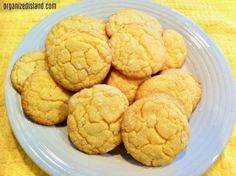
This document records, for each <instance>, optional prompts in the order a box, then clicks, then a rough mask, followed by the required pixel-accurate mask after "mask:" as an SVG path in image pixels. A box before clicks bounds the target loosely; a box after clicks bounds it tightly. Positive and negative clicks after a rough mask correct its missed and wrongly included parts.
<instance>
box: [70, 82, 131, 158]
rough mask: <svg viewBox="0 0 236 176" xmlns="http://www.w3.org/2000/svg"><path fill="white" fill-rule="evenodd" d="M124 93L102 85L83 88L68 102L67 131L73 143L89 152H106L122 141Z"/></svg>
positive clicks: (125, 104)
mask: <svg viewBox="0 0 236 176" xmlns="http://www.w3.org/2000/svg"><path fill="white" fill-rule="evenodd" d="M127 107H128V100H127V98H126V96H125V95H124V94H123V93H122V92H121V91H120V90H119V89H117V88H115V87H113V86H109V85H105V84H99V85H95V86H93V87H92V88H89V89H83V90H81V91H80V92H78V93H76V94H75V95H73V96H72V97H71V99H70V101H69V116H68V119H67V128H68V134H69V137H70V139H71V141H72V143H73V144H74V145H75V146H76V147H77V148H78V149H79V150H81V151H83V152H85V153H88V154H97V153H106V152H108V151H110V150H112V149H114V148H115V147H116V146H117V145H119V144H120V142H121V133H120V123H121V115H122V113H123V112H124V111H125V109H126V108H127Z"/></svg>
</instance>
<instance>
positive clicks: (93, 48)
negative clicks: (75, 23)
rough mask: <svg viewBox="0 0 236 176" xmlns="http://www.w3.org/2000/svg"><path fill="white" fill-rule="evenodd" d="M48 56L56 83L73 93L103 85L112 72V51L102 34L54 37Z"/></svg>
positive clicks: (48, 44)
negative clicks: (108, 74) (99, 84)
mask: <svg viewBox="0 0 236 176" xmlns="http://www.w3.org/2000/svg"><path fill="white" fill-rule="evenodd" d="M54 33H56V31H55V32H54ZM46 54H47V61H48V66H49V71H50V73H51V75H52V77H53V78H54V80H55V81H56V82H57V83H58V84H60V85H61V86H62V87H64V88H65V89H68V90H71V91H78V90H80V89H83V88H86V87H91V86H93V85H94V84H97V83H101V82H102V81H103V79H104V78H105V77H106V75H107V73H108V72H109V69H110V66H111V58H112V56H111V50H110V47H109V46H108V44H107V42H106V40H104V39H101V38H100V34H98V33H97V32H95V31H89V30H79V29H78V30H77V31H73V32H68V33H66V34H64V35H61V36H57V35H53V33H51V35H49V36H48V38H47V42H46Z"/></svg>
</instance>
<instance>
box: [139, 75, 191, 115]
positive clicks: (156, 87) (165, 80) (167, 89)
mask: <svg viewBox="0 0 236 176" xmlns="http://www.w3.org/2000/svg"><path fill="white" fill-rule="evenodd" d="M186 87H187V84H186V83H185V82H184V81H182V80H181V79H179V78H178V77H176V76H172V75H170V74H163V75H157V76H153V77H152V78H150V79H148V80H146V81H144V82H143V83H142V84H141V85H140V87H139V88H138V91H137V93H136V99H140V98H142V97H145V96H148V95H151V94H154V93H166V94H170V95H172V96H173V97H175V98H176V99H177V100H178V101H179V102H181V103H182V104H183V106H184V109H185V112H186V115H187V116H188V118H190V115H191V113H192V110H193V106H192V104H193V103H192V95H191V93H190V91H189V89H187V88H186Z"/></svg>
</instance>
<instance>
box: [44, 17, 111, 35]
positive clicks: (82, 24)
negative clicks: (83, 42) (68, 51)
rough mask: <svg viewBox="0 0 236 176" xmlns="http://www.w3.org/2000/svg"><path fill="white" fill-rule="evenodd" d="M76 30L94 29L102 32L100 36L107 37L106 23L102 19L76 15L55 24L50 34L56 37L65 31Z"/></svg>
mask: <svg viewBox="0 0 236 176" xmlns="http://www.w3.org/2000/svg"><path fill="white" fill-rule="evenodd" d="M76 30H93V31H96V32H98V34H100V37H102V38H107V37H106V31H105V24H104V23H103V21H102V20H100V19H97V18H94V17H90V16H82V15H75V16H70V17H66V18H64V19H62V20H61V21H59V22H58V23H57V24H55V25H54V26H53V27H52V29H51V30H50V32H49V33H48V36H51V35H52V36H54V37H55V38H57V37H60V36H61V35H64V34H65V33H68V32H71V31H76Z"/></svg>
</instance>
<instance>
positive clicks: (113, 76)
mask: <svg viewBox="0 0 236 176" xmlns="http://www.w3.org/2000/svg"><path fill="white" fill-rule="evenodd" d="M143 81H144V79H133V78H128V77H126V76H124V75H122V74H121V73H119V72H118V71H117V70H115V69H112V70H111V71H110V74H109V76H108V78H107V81H106V83H107V84H108V85H111V86H114V87H117V88H118V89H120V90H121V92H123V93H124V94H125V95H126V97H127V98H128V100H129V104H131V103H133V101H134V98H135V94H136V91H137V89H138V87H139V85H140V84H141V83H142V82H143Z"/></svg>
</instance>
